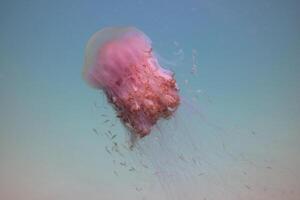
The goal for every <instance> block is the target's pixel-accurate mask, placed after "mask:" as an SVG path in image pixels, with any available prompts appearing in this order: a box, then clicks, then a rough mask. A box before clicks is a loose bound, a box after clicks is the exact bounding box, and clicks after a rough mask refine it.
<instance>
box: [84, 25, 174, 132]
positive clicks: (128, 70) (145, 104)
mask: <svg viewBox="0 0 300 200" xmlns="http://www.w3.org/2000/svg"><path fill="white" fill-rule="evenodd" d="M83 77H84V79H85V80H86V81H87V82H88V83H89V85H91V86H92V87H94V88H97V89H101V90H102V91H103V92H104V93H105V95H106V97H107V99H108V102H109V103H111V105H112V106H113V108H114V109H115V110H116V113H117V117H118V118H120V120H121V122H122V123H123V124H124V125H125V127H126V128H128V130H130V132H131V133H132V134H134V135H135V136H138V137H140V138H142V137H144V136H146V135H149V134H150V132H151V129H152V127H153V126H154V125H155V124H156V123H157V121H158V120H159V119H160V118H165V119H167V118H169V117H170V116H171V115H172V114H173V113H174V112H175V111H176V109H177V107H178V106H179V104H180V97H179V89H178V86H177V84H176V80H175V78H174V73H173V72H171V71H169V70H167V69H164V68H163V67H161V66H160V64H159V62H158V59H157V58H156V56H155V54H154V53H153V50H152V45H151V40H150V39H149V37H147V36H146V35H145V34H144V33H143V32H142V31H140V30H138V29H137V28H134V27H111V28H104V29H102V30H100V31H98V32H96V33H95V34H94V35H93V36H92V37H91V38H90V40H89V41H88V44H87V47H86V54H85V63H84V69H83Z"/></svg>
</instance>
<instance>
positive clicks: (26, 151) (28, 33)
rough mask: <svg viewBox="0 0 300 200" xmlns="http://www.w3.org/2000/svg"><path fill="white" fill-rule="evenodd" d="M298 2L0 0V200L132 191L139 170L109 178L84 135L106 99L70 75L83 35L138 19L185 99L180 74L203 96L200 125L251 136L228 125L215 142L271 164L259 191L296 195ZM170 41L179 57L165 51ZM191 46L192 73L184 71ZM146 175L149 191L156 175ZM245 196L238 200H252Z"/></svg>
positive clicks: (100, 143)
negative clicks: (268, 188)
mask: <svg viewBox="0 0 300 200" xmlns="http://www.w3.org/2000/svg"><path fill="white" fill-rule="evenodd" d="M299 9H300V3H299V1H296V0H295V1H293V0H288V1H279V0H276V1H275V0H274V1H272V0H260V1H258V0H255V1H237V0H229V1H222V0H203V1H201V0H198V1H196V0H195V1H192V0H188V1H179V0H176V1H166V0H155V1H145V0H133V1H125V0H124V1H121V0H120V1H116V0H107V1H91V0H87V1H78V0H74V1H66V0H62V1H30V0H28V1H13V0H11V1H9V0H4V1H1V3H0V25H1V30H0V160H1V162H0V199H5V200H19V199H22V200H27V199H30V200H34V199H49V200H50V199H74V200H75V199H105V200H106V199H108V200H110V199H111V200H114V199H121V198H122V199H134V200H135V199H142V198H143V196H142V195H140V194H139V193H137V192H136V191H135V190H134V187H135V186H133V185H132V183H133V182H134V181H135V180H137V179H139V177H135V178H133V177H131V176H130V175H128V174H125V175H124V176H120V177H116V176H114V175H113V173H112V162H111V158H110V156H109V155H108V154H107V153H106V152H105V150H104V146H105V145H106V144H105V143H106V141H104V140H101V138H100V137H98V136H95V134H94V133H93V131H92V129H93V128H98V129H100V130H101V126H102V125H103V123H102V121H101V120H102V118H101V117H100V114H101V111H103V108H99V109H97V108H95V107H94V102H97V104H100V107H101V106H103V105H106V103H103V101H104V99H103V97H102V96H101V95H99V92H98V91H96V90H93V89H91V88H89V87H88V86H87V84H85V82H84V81H83V80H82V78H81V70H82V65H83V59H84V49H85V45H86V42H87V41H88V39H89V37H90V36H91V35H92V34H93V33H94V32H96V31H97V30H99V29H101V28H103V27H105V26H117V25H125V26H127V25H132V26H136V27H138V28H139V29H141V30H142V31H144V32H145V33H146V34H147V35H148V36H149V37H150V38H151V39H152V41H153V45H154V49H155V50H156V51H157V52H158V53H159V54H160V56H161V57H163V58H165V59H166V60H169V61H170V62H173V61H174V62H175V64H176V65H175V66H169V67H170V68H172V69H173V70H174V71H175V73H176V76H177V77H178V80H179V84H180V85H181V86H182V87H181V88H182V91H181V92H182V94H183V96H184V97H185V98H187V99H191V98H192V97H190V96H189V95H188V92H187V91H186V90H184V88H187V87H185V86H184V80H185V79H188V80H189V84H190V87H191V88H193V90H198V89H201V90H202V91H204V92H205V94H206V95H205V96H201V97H200V99H199V105H196V106H197V107H200V108H201V110H202V112H203V114H204V115H205V116H206V117H207V118H209V121H212V122H213V123H214V124H217V125H218V126H220V127H224V128H225V129H226V130H229V129H230V130H234V131H236V132H239V133H240V132H241V133H243V134H248V133H249V134H250V135H251V132H252V131H254V132H255V136H254V139H249V135H248V136H244V135H243V134H242V135H239V136H236V135H235V134H234V133H232V134H229V136H231V137H228V138H223V142H224V143H226V144H227V145H228V146H230V147H231V148H232V149H231V150H232V151H234V153H235V154H236V155H239V154H241V153H245V152H246V153H245V154H247V155H248V157H249V158H251V160H252V161H253V162H254V163H255V162H260V161H261V160H272V163H273V165H274V166H275V167H273V168H275V169H276V167H277V169H278V171H280V174H279V175H278V174H277V172H278V171H276V172H274V173H271V174H270V175H269V178H270V179H269V180H270V181H269V182H268V180H265V181H266V183H270V182H272V180H282V183H280V184H279V183H275V182H276V181H275V182H272V186H271V188H272V189H273V190H272V191H271V192H270V193H268V192H267V194H266V196H264V197H266V198H271V197H272V198H273V199H287V200H290V199H291V200H296V199H298V197H299V196H300V181H299V180H300V173H299V169H300V159H299V153H300V123H299V122H300V105H299V102H300V92H299V91H300V23H299V19H300V12H299ZM174 42H175V43H178V44H179V46H180V48H182V50H183V52H184V56H185V57H184V60H180V61H178V59H177V57H176V56H175V55H174V54H173V53H174V52H175V51H176V48H177V47H176V45H174ZM193 49H196V50H197V52H198V56H197V60H198V75H197V76H196V77H193V76H191V75H190V69H191V67H192V50H193ZM166 63H168V62H166ZM108 109H109V108H108ZM111 112H112V111H111V110H110V111H109V113H111ZM112 119H114V118H113V115H112ZM115 121H116V122H118V120H115ZM179 126H181V125H180V124H179ZM199 126H200V124H199ZM196 129H197V128H196ZM199 130H200V127H199ZM234 131H233V132H234ZM120 134H123V133H122V132H120ZM205 134H207V136H208V137H209V135H210V133H209V132H207V133H204V135H205ZM120 137H122V136H120ZM203 137H204V136H202V137H201V138H203ZM204 138H205V137H204ZM250 138H253V137H250ZM212 151H213V149H212ZM208 154H209V152H208ZM212 162H214V161H212ZM238 164H239V163H237V165H238ZM225 168H226V167H225V166H224V169H225ZM244 168H245V169H246V168H247V167H244V166H243V165H241V166H240V169H244ZM260 172H261V171H260ZM260 175H261V174H259V173H258V174H257V182H258V183H259V182H264V180H262V179H259V177H260ZM252 178H253V177H252ZM147 180H148V181H149V182H151V183H152V184H153V185H155V187H159V186H158V183H157V182H156V180H155V177H152V178H151V177H150V178H149V177H148V179H147ZM233 180H234V179H233ZM229 181H230V179H229ZM285 181H287V183H285ZM252 182H253V181H252ZM252 187H253V188H255V186H252ZM276 190H277V191H276ZM243 191H244V190H243ZM213 192H215V191H213ZM248 192H249V191H248ZM251 192H252V194H251V195H249V199H250V196H251V197H257V199H262V197H263V196H262V194H260V193H259V192H257V191H256V190H255V189H253V190H252V191H250V193H251ZM278 194H280V195H282V196H280V195H278ZM144 195H145V196H146V197H148V198H147V199H155V195H157V196H159V197H160V198H161V199H163V197H162V195H161V194H147V193H146V192H145V194H144ZM151 195H152V196H151ZM199 195H200V194H199ZM200 197H201V198H204V197H202V196H201V195H200ZM200 197H199V199H200ZM224 198H225V199H226V197H224ZM156 199H158V197H157V198H156ZM246 199H247V198H246Z"/></svg>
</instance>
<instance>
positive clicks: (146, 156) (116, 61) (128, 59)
mask: <svg viewBox="0 0 300 200" xmlns="http://www.w3.org/2000/svg"><path fill="white" fill-rule="evenodd" d="M180 52H181V51H180ZM180 54H181V53H180ZM176 56H178V55H177V54H176ZM196 56H197V55H196V53H195V51H193V54H192V58H193V60H192V61H193V62H192V63H193V68H192V72H193V73H188V74H191V75H195V73H196V72H197V71H196V69H195V60H196V58H195V57H196ZM159 61H161V60H159V59H158V57H157V54H155V53H154V50H153V48H152V44H151V40H150V38H149V37H148V36H147V35H146V34H144V33H143V32H142V31H140V30H138V29H137V28H134V27H110V28H104V29H102V30H100V31H98V32H96V33H95V34H94V35H93V36H92V37H91V39H90V40H89V41H88V44H87V47H86V52H85V62H84V68H83V78H84V79H85V80H86V82H87V83H88V84H89V85H90V86H92V87H93V88H96V89H98V90H102V91H103V93H104V94H105V96H106V97H107V100H108V102H109V103H110V105H112V107H113V108H114V109H115V111H116V115H117V117H118V118H119V119H120V121H121V122H122V123H123V125H124V126H125V127H126V128H127V129H128V130H129V132H130V137H133V140H131V143H132V145H131V147H132V146H133V144H134V147H135V148H128V149H129V153H128V155H129V156H130V157H127V158H129V159H126V158H124V157H123V156H124V152H121V151H122V150H121V149H119V146H118V143H116V142H115V135H108V138H109V140H110V141H111V140H113V142H112V148H110V149H108V148H107V146H106V147H105V150H106V151H107V153H109V154H110V155H112V154H114V153H115V154H114V159H117V158H118V156H120V160H122V161H120V162H119V163H120V165H122V167H125V166H135V167H134V168H132V167H130V168H128V172H130V173H133V171H135V169H137V170H138V171H142V169H145V168H146V169H150V170H151V171H152V172H151V174H154V175H155V176H156V178H157V181H158V182H159V184H157V185H159V186H158V187H160V188H161V190H162V192H163V193H164V194H165V197H166V198H163V197H160V198H159V199H164V200H165V199H167V200H182V199H184V200H195V199H224V198H223V196H225V194H226V196H227V197H228V198H226V199H241V198H240V196H239V192H235V188H238V187H240V186H241V185H242V186H243V187H242V189H241V190H245V188H244V184H243V183H240V182H239V181H236V183H235V182H233V181H230V180H231V177H238V178H237V179H240V178H241V176H243V174H240V175H239V174H237V173H232V174H230V173H228V172H227V171H226V169H224V168H223V167H222V166H230V169H232V171H233V172H238V171H241V170H240V168H239V167H235V168H234V166H237V165H235V164H236V160H238V156H236V155H235V154H234V153H232V151H230V152H229V153H227V152H228V150H227V148H228V147H227V145H226V143H225V142H224V140H223V138H227V141H229V140H230V139H232V140H233V138H235V137H236V134H235V135H234V134H231V133H228V131H226V130H223V129H222V128H220V127H219V126H217V125H215V124H214V123H211V122H210V120H208V119H206V117H205V116H203V115H202V113H201V109H199V105H198V104H193V101H190V100H189V99H190V98H189V97H188V96H187V98H185V96H184V93H182V94H181V95H180V94H179V88H178V86H177V82H176V80H175V75H174V73H173V72H172V71H170V70H168V69H165V68H163V67H162V66H161V64H160V63H161V62H159ZM197 70H198V69H197ZM187 72H190V70H187ZM194 72H195V73H194ZM179 75H181V76H184V74H182V73H180V74H179ZM195 77H196V76H195ZM183 78H184V80H186V77H183ZM177 81H178V82H179V83H180V76H178V77H177ZM186 85H187V84H183V85H182V86H181V89H182V90H183V91H184V90H185V89H186V91H187V88H185V87H187V86H186ZM163 119H166V120H163ZM94 132H96V133H97V131H95V130H94ZM109 133H111V132H109ZM146 136H147V137H146ZM138 138H139V139H140V140H137V139H138ZM131 139H132V138H131ZM126 149H127V148H126ZM125 153H126V152H125ZM124 159H126V160H125V161H126V162H124ZM145 163H146V165H145ZM139 164H140V166H139ZM145 166H147V167H145ZM114 174H115V175H117V176H118V173H117V172H116V171H114ZM227 174H228V175H227ZM140 188H141V187H140V186H139V185H138V186H137V187H136V190H137V191H138V192H141V189H140ZM249 188H250V187H248V183H247V187H246V189H247V190H249ZM152 194H155V192H152ZM153 199H158V198H157V197H155V198H153Z"/></svg>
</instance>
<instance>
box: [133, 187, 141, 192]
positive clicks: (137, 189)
mask: <svg viewBox="0 0 300 200" xmlns="http://www.w3.org/2000/svg"><path fill="white" fill-rule="evenodd" d="M135 190H136V191H138V192H140V191H142V190H143V188H141V187H136V188H135Z"/></svg>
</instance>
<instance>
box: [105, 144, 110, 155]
mask: <svg viewBox="0 0 300 200" xmlns="http://www.w3.org/2000/svg"><path fill="white" fill-rule="evenodd" d="M105 150H106V152H107V153H109V154H111V152H110V150H109V149H108V147H107V146H105Z"/></svg>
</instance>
